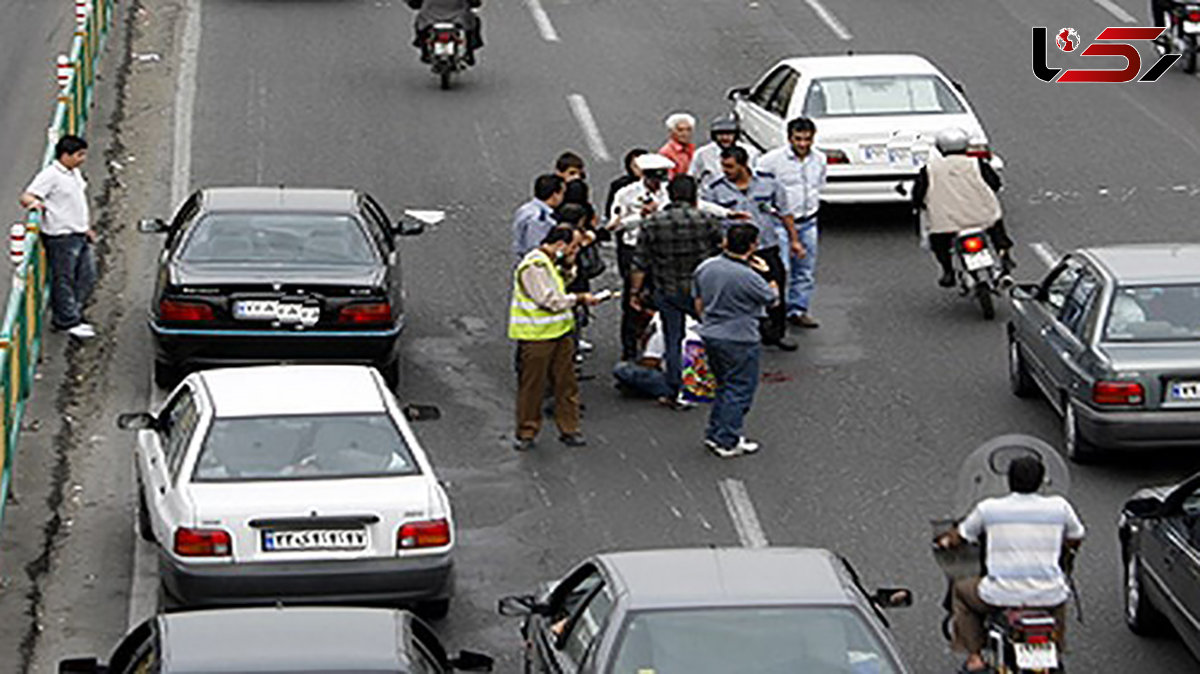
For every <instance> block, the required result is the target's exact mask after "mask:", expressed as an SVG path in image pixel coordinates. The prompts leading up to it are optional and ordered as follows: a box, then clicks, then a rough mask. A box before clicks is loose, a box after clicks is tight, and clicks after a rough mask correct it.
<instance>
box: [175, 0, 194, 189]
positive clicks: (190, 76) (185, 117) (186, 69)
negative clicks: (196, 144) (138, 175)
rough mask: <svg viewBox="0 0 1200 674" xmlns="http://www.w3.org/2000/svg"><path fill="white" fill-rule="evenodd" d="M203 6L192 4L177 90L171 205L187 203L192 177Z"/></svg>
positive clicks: (184, 38)
mask: <svg viewBox="0 0 1200 674" xmlns="http://www.w3.org/2000/svg"><path fill="white" fill-rule="evenodd" d="M200 2H201V0H188V3H187V7H186V10H185V11H186V12H187V16H186V17H185V18H184V24H183V45H182V48H181V49H180V53H179V82H178V85H177V86H176V88H175V153H174V157H173V161H172V167H171V169H172V171H171V203H170V205H169V207H170V208H175V207H177V206H179V204H181V203H183V200H184V198H185V197H186V196H187V190H188V188H189V187H191V177H192V111H193V108H194V107H195V103H196V62H197V60H198V57H199V54H200V26H201V23H200Z"/></svg>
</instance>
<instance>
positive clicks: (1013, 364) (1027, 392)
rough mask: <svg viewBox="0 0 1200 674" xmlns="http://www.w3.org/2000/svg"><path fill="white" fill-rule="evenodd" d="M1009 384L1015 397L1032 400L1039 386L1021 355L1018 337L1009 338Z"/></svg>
mask: <svg viewBox="0 0 1200 674" xmlns="http://www.w3.org/2000/svg"><path fill="white" fill-rule="evenodd" d="M1008 383H1009V387H1010V388H1011V389H1012V392H1013V395H1015V396H1017V397H1018V398H1032V397H1033V395H1034V394H1035V393H1037V384H1035V383H1034V381H1033V377H1032V375H1030V374H1029V367H1028V366H1026V365H1025V356H1022V355H1021V344H1020V343H1019V342H1018V341H1017V338H1016V337H1009V338H1008Z"/></svg>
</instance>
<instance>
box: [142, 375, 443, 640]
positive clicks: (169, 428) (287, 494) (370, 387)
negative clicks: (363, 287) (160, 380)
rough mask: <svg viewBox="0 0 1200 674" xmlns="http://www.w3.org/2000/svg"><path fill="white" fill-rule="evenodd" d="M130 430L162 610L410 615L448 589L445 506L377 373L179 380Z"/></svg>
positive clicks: (428, 607) (436, 609)
mask: <svg viewBox="0 0 1200 674" xmlns="http://www.w3.org/2000/svg"><path fill="white" fill-rule="evenodd" d="M118 425H119V426H120V427H121V428H124V429H130V430H134V429H136V430H138V431H140V432H139V434H138V446H137V460H136V464H137V482H138V525H139V530H140V533H141V535H142V536H143V537H144V538H146V539H147V540H149V541H152V542H155V543H157V547H158V558H159V564H158V567H159V578H160V594H159V596H160V600H161V603H162V604H163V605H164V607H178V606H220V605H246V604H261V603H271V604H273V603H275V602H284V603H339V604H345V603H389V604H400V603H403V604H415V605H416V608H417V609H418V610H419V611H421V612H422V613H424V614H425V615H427V616H430V617H441V616H442V615H444V614H445V613H446V612H447V610H448V608H449V602H450V595H451V592H452V590H453V563H452V560H451V551H452V549H453V547H454V522H453V519H452V517H451V513H450V501H449V499H448V498H447V496H446V493H445V491H444V490H443V489H442V486H441V484H440V483H439V482H438V479H437V477H436V476H435V475H434V472H433V467H432V466H431V465H430V464H429V459H428V458H427V457H426V456H425V452H424V451H422V449H421V446H420V443H419V442H418V441H417V438H416V436H415V435H414V434H413V432H412V429H411V428H410V427H409V424H408V421H407V419H406V418H405V416H404V414H403V413H402V412H401V410H400V408H399V407H398V406H397V404H396V400H395V398H394V397H393V396H392V394H391V392H390V391H389V390H388V387H387V384H385V383H384V381H383V379H382V377H380V375H379V374H378V373H377V372H376V371H375V370H373V369H371V368H369V367H365V366H340V365H277V366H265V367H247V368H235V369H223V370H207V371H203V372H197V373H195V374H192V375H190V376H188V377H187V378H186V379H185V380H184V381H183V382H182V383H181V384H180V385H179V386H178V387H176V388H175V390H174V391H172V393H171V395H170V397H169V398H168V399H167V401H166V403H165V404H163V405H162V407H161V408H160V409H159V410H158V411H157V412H156V413H144V412H143V413H135V414H123V415H121V416H120V417H119V419H118Z"/></svg>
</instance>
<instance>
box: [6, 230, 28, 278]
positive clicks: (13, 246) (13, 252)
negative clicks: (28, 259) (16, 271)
mask: <svg viewBox="0 0 1200 674" xmlns="http://www.w3.org/2000/svg"><path fill="white" fill-rule="evenodd" d="M8 257H9V259H11V260H12V265H13V267H14V268H15V267H18V266H20V264H21V261H22V260H24V259H25V223H23V222H14V223H13V225H12V227H10V228H9V229H8Z"/></svg>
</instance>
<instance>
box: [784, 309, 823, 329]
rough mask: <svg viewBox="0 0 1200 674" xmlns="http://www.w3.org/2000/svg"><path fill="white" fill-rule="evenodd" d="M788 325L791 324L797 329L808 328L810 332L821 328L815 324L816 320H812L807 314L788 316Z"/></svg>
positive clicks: (818, 324)
mask: <svg viewBox="0 0 1200 674" xmlns="http://www.w3.org/2000/svg"><path fill="white" fill-rule="evenodd" d="M788 323H791V324H792V325H794V326H796V327H797V328H808V329H810V330H811V329H813V328H819V327H821V324H820V323H818V322H817V319H815V318H813V317H812V316H810V315H808V314H807V313H803V314H796V315H795V316H788Z"/></svg>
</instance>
